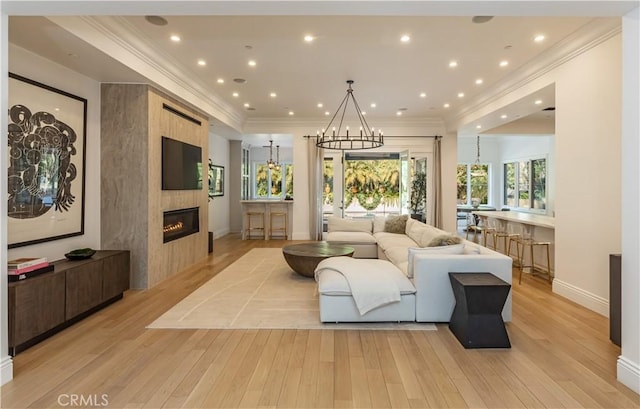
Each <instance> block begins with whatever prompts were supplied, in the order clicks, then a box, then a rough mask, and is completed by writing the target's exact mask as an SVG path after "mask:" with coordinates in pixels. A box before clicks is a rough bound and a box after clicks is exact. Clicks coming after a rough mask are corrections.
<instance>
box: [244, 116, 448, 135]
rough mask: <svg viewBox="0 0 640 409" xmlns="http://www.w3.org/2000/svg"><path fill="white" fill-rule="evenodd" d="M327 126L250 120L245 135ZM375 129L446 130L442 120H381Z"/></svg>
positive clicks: (319, 121) (311, 130) (320, 122)
mask: <svg viewBox="0 0 640 409" xmlns="http://www.w3.org/2000/svg"><path fill="white" fill-rule="evenodd" d="M326 124H327V120H326V119H325V118H295V119H294V118H290V117H282V118H249V119H247V120H246V121H245V123H244V131H245V133H254V132H252V131H254V130H259V129H292V128H304V129H305V131H306V132H307V133H308V134H312V133H315V130H316V129H320V128H322V127H324V126H325V125H326ZM374 127H375V128H376V129H378V128H381V129H382V130H383V131H384V129H390V128H393V129H403V128H431V129H433V128H439V129H442V130H444V122H443V121H442V119H440V118H405V119H401V120H395V119H387V120H384V119H381V120H376V121H375V124H374ZM260 133H263V131H262V132H260Z"/></svg>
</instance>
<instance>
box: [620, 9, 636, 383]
mask: <svg viewBox="0 0 640 409" xmlns="http://www.w3.org/2000/svg"><path fill="white" fill-rule="evenodd" d="M622 46H623V73H622V104H623V106H624V110H623V112H622V169H623V172H622V186H623V190H622V217H623V220H624V224H623V227H622V354H621V355H620V357H619V358H618V365H617V367H618V380H619V381H620V382H622V383H624V384H625V385H627V386H628V387H629V388H631V389H633V390H634V391H635V392H636V393H640V313H639V312H640V297H638V289H640V214H639V213H638V203H640V116H638V112H640V82H639V81H638V72H640V8H636V9H635V10H634V11H633V12H631V13H629V14H628V15H626V16H625V17H624V18H623V20H622Z"/></svg>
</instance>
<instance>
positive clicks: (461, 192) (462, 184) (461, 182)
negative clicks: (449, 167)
mask: <svg viewBox="0 0 640 409" xmlns="http://www.w3.org/2000/svg"><path fill="white" fill-rule="evenodd" d="M456 181H457V187H458V204H471V203H469V201H468V200H467V198H468V196H469V195H467V185H468V183H467V165H458V168H457V172H456Z"/></svg>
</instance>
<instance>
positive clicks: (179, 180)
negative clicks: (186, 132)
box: [162, 136, 202, 190]
mask: <svg viewBox="0 0 640 409" xmlns="http://www.w3.org/2000/svg"><path fill="white" fill-rule="evenodd" d="M198 189H202V148H201V147H199V146H195V145H191V144H188V143H185V142H180V141H177V140H175V139H171V138H167V137H166V136H163V137H162V190H198Z"/></svg>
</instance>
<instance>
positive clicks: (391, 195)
mask: <svg viewBox="0 0 640 409" xmlns="http://www.w3.org/2000/svg"><path fill="white" fill-rule="evenodd" d="M343 194H344V214H345V216H350V217H358V216H363V215H371V214H383V215H386V214H399V213H400V154H398V153H385V152H375V153H374V152H363V153H355V152H346V153H345V156H344V193H343Z"/></svg>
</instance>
